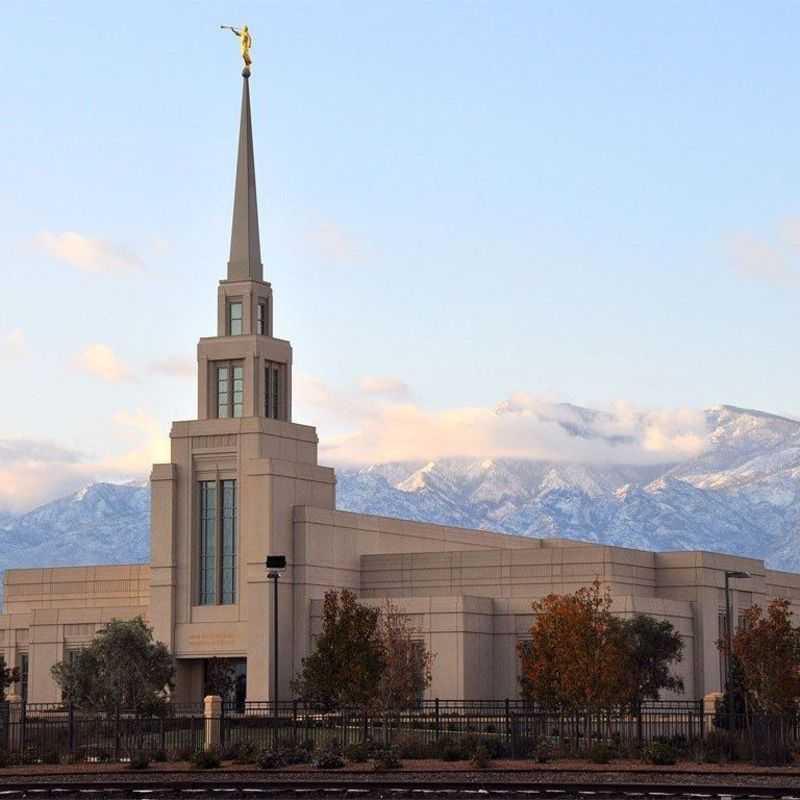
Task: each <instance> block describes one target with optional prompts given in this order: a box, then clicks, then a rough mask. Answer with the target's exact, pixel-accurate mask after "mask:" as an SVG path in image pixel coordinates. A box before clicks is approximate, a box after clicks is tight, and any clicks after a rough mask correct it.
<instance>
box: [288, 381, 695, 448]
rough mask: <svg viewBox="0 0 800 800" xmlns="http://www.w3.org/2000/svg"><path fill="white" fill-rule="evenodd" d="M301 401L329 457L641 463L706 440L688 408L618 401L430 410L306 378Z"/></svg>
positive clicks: (540, 401) (539, 401) (524, 399)
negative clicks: (317, 422) (604, 405)
mask: <svg viewBox="0 0 800 800" xmlns="http://www.w3.org/2000/svg"><path fill="white" fill-rule="evenodd" d="M304 384H305V386H306V387H313V391H307V390H305V391H301V393H300V398H299V399H300V401H301V402H304V403H306V404H308V405H312V406H315V407H318V408H322V410H323V411H324V412H325V413H324V414H323V415H322V420H323V422H322V424H321V448H320V449H321V453H322V457H323V458H326V459H328V460H329V461H332V462H333V463H350V464H369V463H380V462H387V461H417V460H429V459H435V458H446V457H466V458H524V459H541V460H553V461H563V462H584V463H614V464H646V463H671V462H678V461H683V460H685V459H687V458H690V457H692V456H695V455H697V454H699V453H700V452H702V451H703V449H704V448H705V446H706V435H707V431H706V422H705V416H704V414H703V413H702V411H697V410H694V409H666V410H642V409H636V408H633V407H631V406H630V405H628V404H625V403H619V404H616V405H615V406H614V407H613V408H611V409H610V410H608V411H603V412H597V411H591V410H589V409H582V408H579V407H577V406H572V405H569V404H566V403H556V402H553V401H552V399H550V398H540V397H536V396H532V395H527V394H524V393H519V394H515V395H512V396H511V397H510V398H509V399H508V400H506V401H504V402H502V403H500V404H499V405H497V406H496V407H494V408H486V407H465V408H451V409H445V410H441V411H430V410H428V409H425V408H422V407H420V406H419V405H416V404H414V403H410V402H394V401H392V399H391V398H381V397H380V396H376V395H371V396H370V397H369V398H368V400H369V402H365V398H364V397H363V394H360V393H357V392H351V393H338V392H334V391H332V390H330V389H329V388H328V387H326V386H325V385H324V384H322V383H321V382H319V381H315V380H313V379H309V378H306V379H305V381H304Z"/></svg>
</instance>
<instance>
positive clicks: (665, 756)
mask: <svg viewBox="0 0 800 800" xmlns="http://www.w3.org/2000/svg"><path fill="white" fill-rule="evenodd" d="M642 755H643V757H644V760H645V761H646V762H647V763H648V764H658V765H662V766H666V765H672V764H675V763H676V762H677V761H678V753H677V751H676V750H675V748H674V747H673V746H672V745H671V744H669V743H668V742H650V743H649V744H648V745H646V746H645V748H644V750H643V752H642Z"/></svg>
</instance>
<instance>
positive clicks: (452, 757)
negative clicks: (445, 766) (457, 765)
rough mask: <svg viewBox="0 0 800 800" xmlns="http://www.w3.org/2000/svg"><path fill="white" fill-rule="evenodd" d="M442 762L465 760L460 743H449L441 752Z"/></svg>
mask: <svg viewBox="0 0 800 800" xmlns="http://www.w3.org/2000/svg"><path fill="white" fill-rule="evenodd" d="M440 753H441V759H442V761H462V760H463V758H464V755H463V753H462V752H461V746H460V745H459V743H458V742H454V741H449V742H447V743H446V744H445V745H444V746H443V747H442V748H441V750H440Z"/></svg>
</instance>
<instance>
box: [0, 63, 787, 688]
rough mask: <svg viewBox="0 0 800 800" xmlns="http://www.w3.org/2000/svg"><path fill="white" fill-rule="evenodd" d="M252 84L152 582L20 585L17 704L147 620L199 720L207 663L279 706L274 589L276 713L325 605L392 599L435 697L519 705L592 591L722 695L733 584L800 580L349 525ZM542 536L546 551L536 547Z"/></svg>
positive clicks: (717, 562) (651, 556)
mask: <svg viewBox="0 0 800 800" xmlns="http://www.w3.org/2000/svg"><path fill="white" fill-rule="evenodd" d="M248 84H249V80H248V78H245V79H244V85H243V99H242V120H241V127H240V139H239V151H238V152H239V154H238V162H237V179H236V189H235V192H236V194H235V202H234V223H233V227H232V237H231V261H230V262H229V264H228V276H227V278H226V279H225V280H223V281H221V282H220V285H219V289H218V293H217V296H218V315H217V335H216V336H215V337H212V338H205V339H201V340H200V343H199V345H198V352H197V357H198V403H197V419H194V420H190V421H182V422H175V423H174V424H173V426H172V430H171V433H170V437H171V447H172V452H171V461H170V463H168V464H156V465H154V467H153V471H152V475H151V491H152V522H151V563H150V564H149V565H147V566H143V565H137V566H96V567H74V568H54V569H49V568H42V569H28V570H10V571H9V572H8V573H6V576H5V597H4V607H3V612H4V613H3V614H2V615H0V653H1V654H3V656H4V658H5V660H6V663H7V664H16V665H19V666H20V667H21V668H22V669H23V672H24V675H25V681H24V692H25V694H26V695H27V697H28V699H29V700H31V701H35V702H56V701H58V700H59V699H60V698H59V692H58V688H57V686H56V685H55V684H54V682H53V681H52V679H51V677H50V667H51V666H52V665H53V664H54V663H55V662H56V661H58V660H61V659H63V658H65V657H67V656H68V654H69V651H70V650H72V649H77V648H80V647H81V646H83V645H85V644H86V643H87V642H88V641H90V640H91V638H92V636H93V635H94V633H95V632H96V631H97V630H98V629H99V628H100V627H101V626H102V625H103V624H104V623H105V622H107V621H109V620H111V619H114V618H132V617H134V616H137V615H142V616H144V617H145V618H146V619H147V620H148V621H149V622H150V624H152V625H153V627H154V628H155V632H156V636H157V637H158V639H160V640H161V641H163V642H164V643H165V644H166V645H167V646H168V647H169V648H170V650H171V651H172V653H173V654H174V656H175V659H176V672H177V681H176V690H175V694H176V699H177V700H180V701H183V702H199V701H200V700H201V698H202V695H203V688H204V668H205V664H206V662H207V660H208V659H210V658H212V657H218V658H225V659H231V660H232V662H233V663H234V664H235V666H236V668H237V670H238V671H239V673H240V674H241V675H242V676H243V680H242V683H241V685H243V686H244V685H245V684H246V696H247V699H250V700H264V699H271V698H272V696H273V690H272V684H271V679H270V676H271V674H272V667H273V663H272V652H273V651H272V645H273V636H275V635H276V634H275V632H274V631H273V630H272V627H271V625H270V622H271V620H272V611H273V609H272V602H273V600H272V597H273V596H272V591H271V589H272V587H271V586H270V584H269V581H268V578H267V575H266V571H265V568H264V559H265V556H266V555H267V554H273V555H277V554H280V555H285V556H286V558H287V569H286V571H285V572H284V574H283V575H282V576H281V578H280V581H279V583H278V611H279V622H278V626H277V636H278V644H279V653H280V663H279V677H280V681H279V691H278V695H279V697H280V698H282V699H285V698H288V697H290V686H289V682H290V680H291V678H292V676H293V675H294V674H295V673H296V672H297V670H298V668H299V666H300V663H301V660H302V658H303V657H304V656H305V655H307V654H308V652H309V650H310V648H311V647H312V644H313V637H314V635H315V634H316V633H317V632H318V630H319V625H320V611H321V599H322V597H323V596H324V593H325V592H326V591H327V590H328V589H331V588H343V587H347V588H350V589H352V590H353V591H355V592H356V593H357V594H358V596H359V597H360V598H361V599H362V600H363V602H366V603H372V604H382V603H385V602H386V600H387V599H391V600H392V601H393V602H394V603H395V604H396V605H398V606H400V607H401V608H402V609H404V611H405V612H406V613H407V614H409V615H410V617H411V621H412V623H413V624H414V626H415V627H416V628H417V629H418V631H419V636H420V638H423V639H424V640H425V641H426V642H427V644H428V647H429V648H430V649H431V651H432V652H434V653H435V654H436V658H435V661H434V665H433V684H432V686H431V687H430V690H429V695H430V696H431V697H441V698H447V699H462V698H463V699H489V698H503V697H515V696H517V694H518V681H517V679H518V672H519V665H518V659H517V655H516V646H517V644H518V642H520V641H521V640H523V639H525V638H526V637H527V636H528V631H529V629H530V626H531V622H532V611H531V604H532V601H533V600H535V599H537V598H541V597H543V596H545V595H547V594H549V593H551V592H571V591H574V590H575V589H577V588H578V587H579V586H584V585H586V584H587V583H590V582H591V581H593V580H595V579H599V580H600V581H601V582H602V583H603V584H604V585H605V586H607V587H608V589H609V590H610V592H611V594H612V596H613V599H614V610H615V612H617V613H619V614H622V615H631V614H635V613H647V614H651V615H653V616H656V617H659V618H664V619H668V620H670V621H671V622H672V624H673V625H674V626H675V627H676V629H677V630H678V631H679V632H680V633H681V635H682V637H683V639H684V642H685V658H684V661H683V662H682V664H681V665H680V672H681V673H682V675H683V678H684V682H685V686H686V693H685V695H684V696H685V697H689V698H699V697H702V696H703V695H704V694H707V693H709V692H713V691H717V690H719V688H720V658H719V653H718V651H717V648H716V645H715V642H716V640H717V639H718V638H719V637H720V624H721V623H720V619H721V613H722V612H723V611H724V608H725V598H724V596H723V594H724V592H723V588H722V587H723V585H724V576H725V571H726V570H740V571H741V570H743V571H746V572H748V573H750V575H751V577H750V578H747V579H739V580H736V581H734V582H733V588H734V591H733V592H732V595H733V603H734V609H735V610H736V612H737V613H739V612H741V610H742V609H744V608H746V607H748V606H749V605H751V604H752V603H764V602H765V601H766V600H768V599H769V598H771V597H774V596H778V595H780V596H783V597H788V598H789V599H790V600H791V601H792V603H793V605H795V606H797V605H798V604H800V575H794V574H788V573H782V572H775V571H772V570H767V569H765V567H764V564H763V562H761V561H757V560H752V559H744V558H738V557H734V556H728V555H719V554H713V553H705V552H674V553H653V552H644V551H637V550H628V549H625V548H619V547H607V546H603V545H593V544H586V543H582V542H577V541H568V540H562V539H540V538H528V537H518V536H507V535H502V534H496V533H490V532H486V531H474V530H462V529H458V528H449V527H443V526H438V525H429V524H421V523H416V522H409V521H405V520H398V519H387V518H382V517H375V516H368V515H363V514H352V513H346V512H342V511H337V510H336V498H335V485H336V478H335V474H334V471H333V470H332V469H330V468H327V467H323V466H320V465H319V464H318V463H317V434H316V431H315V430H314V428H312V427H308V426H305V425H300V424H297V423H295V422H293V421H292V415H291V384H292V379H291V378H292V376H291V372H292V350H291V346H290V344H289V342H287V341H285V340H282V339H278V338H275V337H274V336H273V330H272V308H273V294H272V287H271V286H270V284H269V283H267V282H265V281H264V280H263V274H262V265H261V262H260V257H261V256H260V253H261V250H260V242H259V241H258V217H257V209H256V192H255V172H254V166H253V147H252V128H251V122H250V99H249V85H248ZM533 533H535V532H533Z"/></svg>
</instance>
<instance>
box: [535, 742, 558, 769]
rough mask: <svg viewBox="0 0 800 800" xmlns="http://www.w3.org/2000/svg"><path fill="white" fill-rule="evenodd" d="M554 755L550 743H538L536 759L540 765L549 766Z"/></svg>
mask: <svg viewBox="0 0 800 800" xmlns="http://www.w3.org/2000/svg"><path fill="white" fill-rule="evenodd" d="M554 755H555V753H554V752H553V748H552V746H551V745H550V743H549V742H545V741H543V740H542V741H540V742H537V744H536V750H535V753H534V757H535V758H536V760H537V761H538V762H539V763H540V764H547V762H548V761H552V760H553V757H554Z"/></svg>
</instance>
